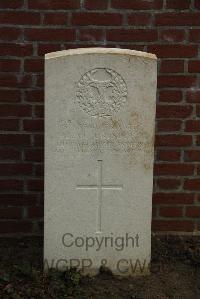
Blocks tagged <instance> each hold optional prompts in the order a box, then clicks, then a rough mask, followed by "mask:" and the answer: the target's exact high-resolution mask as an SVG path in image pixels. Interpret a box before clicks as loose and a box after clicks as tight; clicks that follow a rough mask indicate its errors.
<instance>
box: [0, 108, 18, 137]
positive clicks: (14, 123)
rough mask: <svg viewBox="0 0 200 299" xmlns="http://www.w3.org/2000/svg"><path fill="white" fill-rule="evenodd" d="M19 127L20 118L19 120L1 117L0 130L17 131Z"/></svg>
mask: <svg viewBox="0 0 200 299" xmlns="http://www.w3.org/2000/svg"><path fill="white" fill-rule="evenodd" d="M0 107H1V106H0ZM18 129H19V120H17V119H0V130H3V131H16V130H18Z"/></svg>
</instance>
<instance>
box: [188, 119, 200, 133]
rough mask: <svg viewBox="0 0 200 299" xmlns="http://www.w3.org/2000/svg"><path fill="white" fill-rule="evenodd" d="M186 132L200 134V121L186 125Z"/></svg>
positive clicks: (189, 121) (192, 121)
mask: <svg viewBox="0 0 200 299" xmlns="http://www.w3.org/2000/svg"><path fill="white" fill-rule="evenodd" d="M185 131H186V132H196V131H197V132H198V131H200V120H188V121H186V124H185Z"/></svg>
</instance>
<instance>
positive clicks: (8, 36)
mask: <svg viewBox="0 0 200 299" xmlns="http://www.w3.org/2000/svg"><path fill="white" fill-rule="evenodd" d="M21 35H22V30H21V29H20V28H13V27H2V28H0V40H17V39H18V38H20V37H21Z"/></svg>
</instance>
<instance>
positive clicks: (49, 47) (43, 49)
mask: <svg viewBox="0 0 200 299" xmlns="http://www.w3.org/2000/svg"><path fill="white" fill-rule="evenodd" d="M59 50H61V46H60V44H39V45H38V55H39V56H43V55H45V54H46V53H50V52H55V51H59Z"/></svg>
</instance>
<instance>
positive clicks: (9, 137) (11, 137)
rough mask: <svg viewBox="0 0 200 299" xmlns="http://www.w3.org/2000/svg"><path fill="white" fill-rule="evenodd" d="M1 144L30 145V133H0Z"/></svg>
mask: <svg viewBox="0 0 200 299" xmlns="http://www.w3.org/2000/svg"><path fill="white" fill-rule="evenodd" d="M0 144H1V145H14V146H23V145H30V135H26V134H0Z"/></svg>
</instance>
